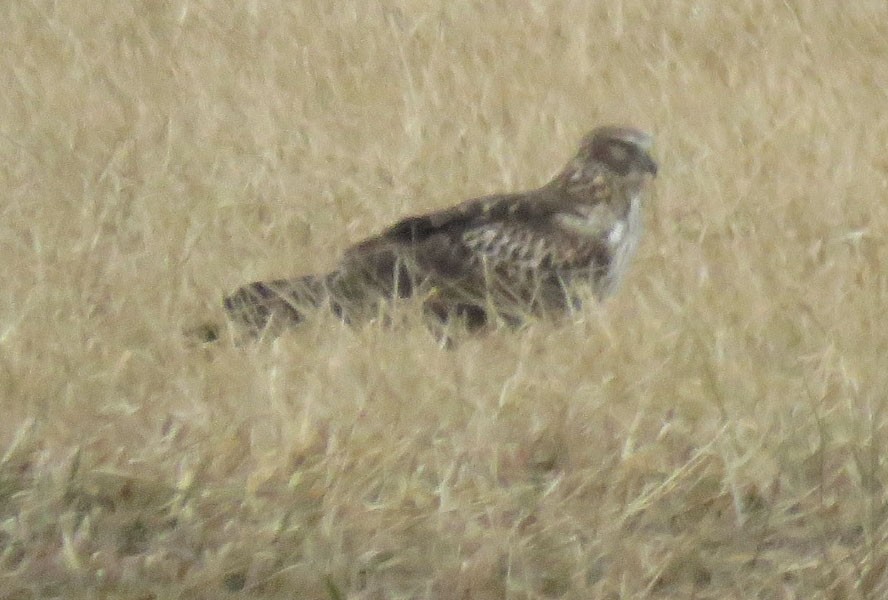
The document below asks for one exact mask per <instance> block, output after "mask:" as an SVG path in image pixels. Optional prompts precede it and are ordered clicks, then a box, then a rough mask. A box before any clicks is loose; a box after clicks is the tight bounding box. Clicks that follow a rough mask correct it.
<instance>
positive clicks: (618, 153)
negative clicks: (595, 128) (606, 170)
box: [607, 144, 629, 163]
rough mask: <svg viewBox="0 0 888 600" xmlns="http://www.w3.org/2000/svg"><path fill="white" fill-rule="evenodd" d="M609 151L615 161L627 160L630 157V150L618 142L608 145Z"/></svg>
mask: <svg viewBox="0 0 888 600" xmlns="http://www.w3.org/2000/svg"><path fill="white" fill-rule="evenodd" d="M607 151H608V154H610V158H611V161H613V162H615V163H623V162H626V159H628V158H629V151H628V150H627V149H626V148H624V147H623V146H621V145H618V144H611V145H610V146H609V147H608V149H607Z"/></svg>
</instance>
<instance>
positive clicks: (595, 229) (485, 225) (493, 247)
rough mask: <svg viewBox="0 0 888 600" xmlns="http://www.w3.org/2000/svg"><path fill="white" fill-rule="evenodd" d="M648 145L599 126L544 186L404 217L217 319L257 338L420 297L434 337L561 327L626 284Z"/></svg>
mask: <svg viewBox="0 0 888 600" xmlns="http://www.w3.org/2000/svg"><path fill="white" fill-rule="evenodd" d="M652 145H653V138H652V136H651V135H650V134H648V133H646V132H644V131H642V130H639V129H636V128H634V127H628V126H613V125H607V126H600V127H597V128H595V129H593V130H592V131H591V132H589V133H588V134H586V135H585V136H584V137H583V138H582V140H581V142H580V144H579V149H578V150H577V151H576V153H575V154H574V155H573V157H572V158H571V159H570V160H569V161H568V163H567V164H566V165H565V166H564V168H563V169H562V170H561V171H560V172H558V173H557V174H556V175H555V176H554V177H553V178H552V179H551V180H550V181H549V182H548V183H546V184H545V185H543V186H542V187H539V188H537V189H533V190H530V191H525V192H519V193H506V194H494V195H489V196H484V197H480V198H474V199H470V200H466V201H464V202H462V203H460V204H457V205H455V206H452V207H450V208H446V209H443V210H439V211H436V212H430V213H427V214H421V215H416V216H409V217H407V218H404V219H403V220H401V221H398V222H396V223H394V224H393V225H391V226H389V227H388V228H387V229H384V230H383V231H382V232H381V233H379V234H377V235H374V236H372V237H369V238H367V239H365V240H363V241H360V242H358V243H356V244H354V245H352V246H351V247H349V248H347V249H346V250H345V251H344V253H343V254H342V256H341V258H340V260H339V262H338V263H337V264H336V265H335V266H334V268H333V269H332V270H330V271H329V272H328V273H320V274H308V275H302V276H298V277H295V278H287V279H277V280H270V281H256V282H253V283H249V284H247V285H244V286H242V287H240V288H238V289H236V290H235V291H234V292H233V293H231V294H230V295H228V296H226V297H225V298H224V306H225V309H226V311H227V314H228V316H229V318H230V319H231V320H232V321H233V322H235V323H237V324H238V326H239V327H240V328H241V329H245V330H246V331H247V332H248V333H250V334H252V335H255V336H259V335H261V334H262V333H263V332H265V331H268V330H271V328H272V324H276V326H277V327H278V330H280V328H284V329H286V328H289V327H291V326H294V325H298V324H299V323H302V322H303V321H305V320H306V318H308V316H309V314H310V311H311V310H312V309H317V308H326V309H329V310H331V311H332V312H333V313H334V314H335V315H336V316H338V317H339V318H340V319H341V320H343V321H345V322H346V323H351V324H354V323H358V322H362V321H367V320H370V319H373V318H376V317H379V316H380V315H382V314H384V311H385V309H386V308H387V307H388V306H390V305H391V304H392V303H393V302H394V301H396V300H398V299H406V298H418V299H419V301H420V303H421V306H422V312H423V315H424V316H425V317H426V318H427V319H428V321H427V322H428V323H430V324H432V325H433V326H434V327H435V328H436V331H443V328H448V327H452V326H454V325H455V324H456V323H461V324H462V326H464V327H465V329H466V330H469V331H472V332H474V331H476V330H478V329H480V328H482V327H485V326H488V325H492V324H507V325H512V326H518V325H520V324H522V323H524V322H525V321H526V319H527V318H528V317H529V316H532V315H535V316H541V317H545V316H552V317H556V318H557V317H559V316H561V315H564V314H565V313H568V312H571V311H574V310H576V309H578V308H580V307H581V306H582V302H583V299H584V298H588V297H589V295H588V291H591V293H592V297H593V298H596V299H597V300H599V301H600V300H603V299H605V298H607V297H609V296H611V295H612V294H613V293H614V292H615V291H616V289H617V287H618V286H619V284H620V282H621V280H622V279H623V278H624V275H625V274H626V271H627V269H628V267H629V264H630V262H631V260H632V257H633V255H634V254H635V253H636V250H637V248H638V245H639V241H640V239H641V236H642V232H643V207H644V205H645V203H646V196H647V192H648V188H649V187H650V185H649V184H650V183H651V181H652V180H653V179H654V178H655V177H656V175H657V169H658V167H657V163H656V162H655V161H654V159H653V158H652V157H651V149H652ZM584 290H588V291H587V292H585V295H584Z"/></svg>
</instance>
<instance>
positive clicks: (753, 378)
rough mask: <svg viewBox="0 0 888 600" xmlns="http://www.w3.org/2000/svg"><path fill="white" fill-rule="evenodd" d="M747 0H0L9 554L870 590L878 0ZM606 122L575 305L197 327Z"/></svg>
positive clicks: (298, 591) (132, 584) (143, 587)
mask: <svg viewBox="0 0 888 600" xmlns="http://www.w3.org/2000/svg"><path fill="white" fill-rule="evenodd" d="M223 4H226V5H235V6H237V7H238V8H230V7H225V6H222V5H223ZM732 4H733V5H731V3H727V2H724V3H716V2H702V1H698V2H695V1H692V0H684V1H676V2H641V1H627V2H621V1H620V0H615V1H611V2H590V1H589V0H562V1H558V2H542V1H541V2H523V3H522V2H515V3H511V2H505V1H502V2H481V1H476V2H469V1H465V0H463V1H460V0H458V1H456V2H452V3H449V5H448V6H447V8H440V7H439V3H438V2H430V1H428V0H402V1H400V2H364V1H359V0H354V1H343V2H327V1H323V0H300V1H299V2H283V1H275V0H268V1H265V2H259V1H256V0H247V1H244V2H232V3H221V2H207V1H201V2H194V1H192V2H189V1H187V0H176V1H169V2H161V1H157V2H155V1H143V2H117V1H116V0H104V1H101V0H97V1H94V2H87V1H85V0H84V1H81V2H76V1H72V2H50V1H48V0H10V1H8V2H5V3H3V5H2V7H0V31H2V32H3V33H2V37H3V43H2V44H0V77H2V80H0V86H2V88H0V89H2V93H0V153H2V161H0V218H2V220H0V253H2V257H3V263H2V264H3V267H4V268H3V270H2V273H0V344H2V346H0V390H2V392H0V393H2V396H0V402H2V404H0V409H2V414H3V419H2V422H0V461H2V462H0V511H2V513H0V596H2V597H3V598H15V599H18V600H23V599H27V598H44V597H58V598H104V597H108V598H132V599H143V600H147V599H154V598H157V599H161V598H225V597H255V598H308V599H313V598H319V599H331V600H339V599H346V598H348V599H379V598H436V599H437V598H442V599H473V598H477V599H483V600H488V599H494V598H520V599H523V598H605V599H617V598H647V597H651V598H713V599H723V598H737V599H743V598H763V599H771V598H774V599H778V598H779V599H788V598H805V599H810V598H829V599H844V598H852V599H853V598H866V599H875V600H878V599H882V598H886V597H888V568H886V566H888V549H886V546H888V521H886V519H888V490H886V482H888V413H886V409H888V316H886V315H888V92H886V90H888V5H886V3H885V2H884V0H860V1H857V2H847V3H839V2H817V1H815V0H810V1H804V0H788V1H786V2H765V1H763V0H743V1H738V2H734V3H732ZM830 7H832V8H830ZM611 122H618V123H631V124H634V125H636V126H639V127H643V128H646V129H648V130H650V131H652V132H653V133H654V134H655V135H656V136H657V147H656V150H655V154H656V156H657V158H658V160H659V161H660V166H661V172H660V173H661V176H660V178H659V179H658V180H657V182H656V189H655V192H654V195H653V198H652V202H651V204H650V205H649V212H648V214H647V220H648V224H649V230H648V234H647V237H646V238H645V240H644V243H643V246H642V249H641V252H640V256H639V259H638V261H637V262H636V264H635V265H634V268H633V270H632V274H631V276H630V278H629V280H628V281H627V282H626V285H625V286H624V287H623V288H622V290H621V291H620V293H619V294H618V295H617V296H616V297H615V298H614V299H613V300H612V301H610V302H608V303H606V304H605V305H602V306H598V307H589V308H588V309H587V310H586V311H585V312H583V313H582V314H581V315H579V316H578V317H577V318H576V319H575V320H574V321H572V322H568V323H564V324H562V325H557V326H555V325H551V324H545V323H534V324H532V325H530V326H529V327H527V328H526V329H525V330H522V331H519V332H517V333H514V332H507V331H497V332H494V333H492V334H490V335H488V336H486V337H483V338H479V339H471V340H469V341H467V342H465V343H463V344H462V345H460V346H458V347H457V348H456V349H454V350H452V351H449V352H448V351H442V350H440V349H438V348H437V347H436V345H435V342H434V340H433V339H432V338H431V337H430V336H429V335H428V334H427V332H426V331H425V329H424V328H423V327H422V326H421V325H420V324H419V323H418V322H417V319H416V318H415V314H414V313H413V312H411V310H410V309H409V307H408V308H407V309H406V310H405V311H404V318H405V320H406V321H407V323H406V324H405V325H403V326H401V327H398V328H397V329H395V330H386V329H385V328H384V327H382V326H380V325H370V326H367V327H363V328H360V329H358V330H350V329H348V328H346V327H345V326H343V325H341V324H339V323H338V322H336V321H335V320H334V319H333V318H329V317H326V318H320V319H319V320H317V321H315V322H314V323H312V324H310V325H308V326H306V327H305V328H304V329H302V330H300V331H297V332H294V333H292V334H290V335H286V336H284V337H283V338H281V339H279V340H278V341H277V342H274V343H263V344H258V345H252V346H247V347H237V346H236V345H234V344H233V343H232V342H231V339H230V336H229V332H228V331H227V330H225V331H224V333H225V335H224V339H223V340H222V341H220V343H218V344H215V345H212V346H207V347H202V346H200V345H195V344H194V343H193V341H191V340H189V338H187V337H186V336H184V335H183V333H182V332H183V331H185V330H187V329H188V328H189V327H192V326H194V325H195V324H199V323H201V322H202V321H204V320H207V319H211V320H217V321H218V320H221V318H222V313H221V309H220V306H219V300H220V298H221V295H222V294H223V293H224V292H227V291H230V290H231V289H232V288H233V287H235V286H237V285H238V284H240V283H243V282H246V281H248V280H251V279H255V278H260V277H268V276H284V275H289V274H297V273H302V272H307V271H311V270H315V269H322V268H324V267H327V266H329V265H330V264H332V262H333V260H334V259H335V256H336V255H337V254H338V253H339V252H340V251H341V249H342V248H343V247H345V246H346V245H347V244H348V243H350V242H354V241H356V240H358V239H360V238H361V237H363V236H366V235H368V234H371V233H374V232H376V231H378V230H379V229H380V228H381V227H383V226H385V225H386V224H387V223H388V222H389V221H391V220H392V219H395V218H396V217H397V216H399V215H405V214H408V213H412V212H419V211H424V210H428V209H433V208H439V207H443V206H446V205H448V204H452V203H454V202H456V201H458V200H461V199H463V198H467V197H471V196H477V195H481V194H483V193H487V192H491V191H495V190H517V189H521V188H527V187H531V186H535V185H538V184H540V183H542V182H544V181H545V180H547V179H548V177H549V176H550V175H552V173H553V172H554V171H555V170H557V169H558V168H559V167H560V166H561V164H562V162H563V161H564V160H565V159H566V158H567V157H568V156H569V155H570V153H571V152H572V151H573V149H574V146H575V144H576V142H577V140H578V139H579V137H580V136H581V135H582V134H583V133H584V132H585V131H586V130H588V129H590V128H591V127H593V126H595V125H597V124H601V123H611Z"/></svg>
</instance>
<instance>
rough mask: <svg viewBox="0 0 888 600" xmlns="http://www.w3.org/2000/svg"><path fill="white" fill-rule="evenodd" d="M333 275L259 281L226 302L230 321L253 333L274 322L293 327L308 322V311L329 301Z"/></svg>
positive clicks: (236, 291)
mask: <svg viewBox="0 0 888 600" xmlns="http://www.w3.org/2000/svg"><path fill="white" fill-rule="evenodd" d="M329 277H330V275H306V276H303V277H298V278H296V279H278V280H275V281H256V282H253V283H249V284H247V285H244V286H242V287H240V288H238V289H237V290H235V291H234V293H232V294H231V295H229V296H226V297H225V299H224V304H225V310H226V311H227V312H228V316H229V318H230V319H231V320H232V321H234V322H235V323H237V324H238V325H239V326H241V327H242V328H244V329H246V330H247V331H248V332H250V333H253V334H258V333H261V332H262V331H263V330H264V329H265V328H266V327H268V325H269V324H270V323H272V322H274V323H275V325H279V326H283V327H289V326H292V325H296V324H298V323H301V322H302V321H303V320H304V319H305V311H307V310H311V309H313V308H317V307H319V306H320V305H321V304H323V303H324V302H325V300H326V299H327V297H328V294H327V280H328V279H329Z"/></svg>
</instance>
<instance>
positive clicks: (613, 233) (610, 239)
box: [607, 220, 626, 246]
mask: <svg viewBox="0 0 888 600" xmlns="http://www.w3.org/2000/svg"><path fill="white" fill-rule="evenodd" d="M625 235H626V223H625V221H622V220H620V221H617V222H616V223H614V226H613V227H612V228H611V230H610V233H609V234H608V235H607V243H608V244H610V245H611V246H619V245H620V242H622V241H623V237H624V236H625Z"/></svg>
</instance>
